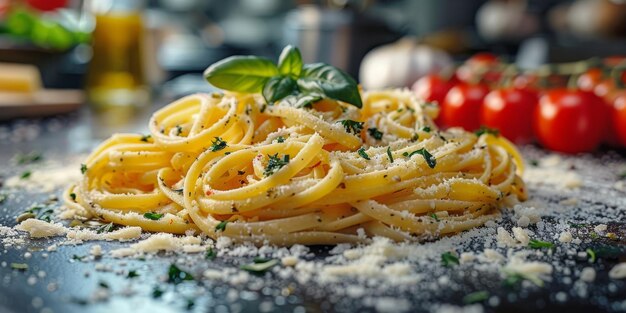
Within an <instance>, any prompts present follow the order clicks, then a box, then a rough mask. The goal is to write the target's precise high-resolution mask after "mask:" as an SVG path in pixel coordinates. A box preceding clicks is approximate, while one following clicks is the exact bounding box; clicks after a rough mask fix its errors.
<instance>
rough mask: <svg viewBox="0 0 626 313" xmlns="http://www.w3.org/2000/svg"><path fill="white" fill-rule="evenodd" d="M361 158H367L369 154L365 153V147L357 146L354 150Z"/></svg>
mask: <svg viewBox="0 0 626 313" xmlns="http://www.w3.org/2000/svg"><path fill="white" fill-rule="evenodd" d="M356 152H357V153H358V154H359V155H360V156H361V157H362V158H364V159H366V160H369V159H370V156H369V155H367V152H365V148H363V147H361V148H359V150H357V151H356Z"/></svg>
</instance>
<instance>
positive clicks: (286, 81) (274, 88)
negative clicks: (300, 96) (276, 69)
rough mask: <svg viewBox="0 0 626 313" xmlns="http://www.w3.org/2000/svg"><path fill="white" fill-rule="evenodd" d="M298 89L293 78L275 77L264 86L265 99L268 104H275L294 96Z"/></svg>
mask: <svg viewBox="0 0 626 313" xmlns="http://www.w3.org/2000/svg"><path fill="white" fill-rule="evenodd" d="M297 88H298V85H297V84H296V81H295V80H293V78H291V76H274V77H272V78H270V79H269V80H268V81H267V83H266V84H265V86H263V98H265V101H267V103H270V104H272V103H274V102H276V101H278V100H280V99H283V98H285V97H287V96H289V95H291V94H293V93H294V92H295V91H296V90H297Z"/></svg>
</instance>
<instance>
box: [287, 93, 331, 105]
mask: <svg viewBox="0 0 626 313" xmlns="http://www.w3.org/2000/svg"><path fill="white" fill-rule="evenodd" d="M322 98H324V97H323V96H322V95H320V94H317V93H308V94H298V95H296V96H287V97H285V98H284V99H283V102H284V103H286V104H287V105H289V106H292V107H294V108H302V107H307V106H310V105H311V104H313V103H314V102H317V101H320V100H322Z"/></svg>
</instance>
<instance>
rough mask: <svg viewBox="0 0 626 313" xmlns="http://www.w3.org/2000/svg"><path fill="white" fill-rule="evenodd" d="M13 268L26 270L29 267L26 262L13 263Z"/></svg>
mask: <svg viewBox="0 0 626 313" xmlns="http://www.w3.org/2000/svg"><path fill="white" fill-rule="evenodd" d="M11 268H12V269H14V270H19V271H25V270H27V269H28V264H26V263H11Z"/></svg>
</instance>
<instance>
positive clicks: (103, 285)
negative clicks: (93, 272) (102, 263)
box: [98, 281, 110, 289]
mask: <svg viewBox="0 0 626 313" xmlns="http://www.w3.org/2000/svg"><path fill="white" fill-rule="evenodd" d="M98 286H100V288H104V289H109V288H110V287H109V284H107V283H106V282H105V281H99V282H98Z"/></svg>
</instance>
